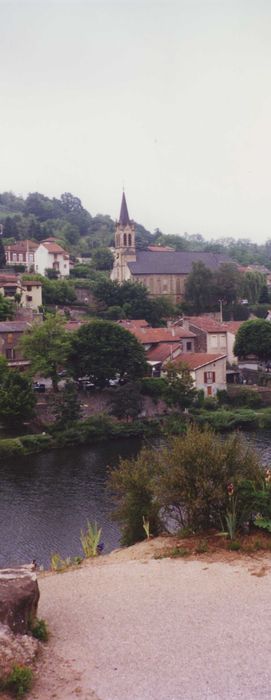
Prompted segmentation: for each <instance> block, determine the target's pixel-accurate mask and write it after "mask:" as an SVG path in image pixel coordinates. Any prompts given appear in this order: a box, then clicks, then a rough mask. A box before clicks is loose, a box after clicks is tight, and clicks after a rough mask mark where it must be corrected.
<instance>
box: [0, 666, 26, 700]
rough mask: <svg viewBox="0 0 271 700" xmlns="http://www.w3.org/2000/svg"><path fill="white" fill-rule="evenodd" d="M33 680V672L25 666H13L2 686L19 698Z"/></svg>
mask: <svg viewBox="0 0 271 700" xmlns="http://www.w3.org/2000/svg"><path fill="white" fill-rule="evenodd" d="M32 682H33V673H32V671H31V669H30V668H28V667H27V666H19V665H15V666H13V669H12V671H11V672H10V674H9V676H8V678H7V680H6V681H5V684H4V688H5V689H7V690H9V691H10V692H11V693H12V694H13V695H15V697H16V698H21V697H22V696H23V695H25V693H27V692H28V691H29V690H30V688H31V685H32Z"/></svg>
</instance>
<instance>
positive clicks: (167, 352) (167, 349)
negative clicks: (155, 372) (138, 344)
mask: <svg viewBox="0 0 271 700" xmlns="http://www.w3.org/2000/svg"><path fill="white" fill-rule="evenodd" d="M178 350H179V351H180V352H179V355H178V360H179V359H180V354H181V352H182V344H181V343H178V344H176V345H175V343H174V345H172V343H158V345H156V346H155V347H154V348H150V350H147V359H148V360H150V361H152V362H165V360H167V359H170V358H171V356H172V354H173V353H174V354H175V353H176V352H177V351H178Z"/></svg>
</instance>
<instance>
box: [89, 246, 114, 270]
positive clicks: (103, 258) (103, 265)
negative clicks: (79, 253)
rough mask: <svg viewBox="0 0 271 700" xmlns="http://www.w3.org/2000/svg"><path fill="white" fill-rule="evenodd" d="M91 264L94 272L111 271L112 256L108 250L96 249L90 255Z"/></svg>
mask: <svg viewBox="0 0 271 700" xmlns="http://www.w3.org/2000/svg"><path fill="white" fill-rule="evenodd" d="M92 262H93V265H94V267H95V268H96V270H111V269H112V267H113V262H114V256H113V254H112V253H111V250H109V248H97V250H95V251H94V253H93V255H92Z"/></svg>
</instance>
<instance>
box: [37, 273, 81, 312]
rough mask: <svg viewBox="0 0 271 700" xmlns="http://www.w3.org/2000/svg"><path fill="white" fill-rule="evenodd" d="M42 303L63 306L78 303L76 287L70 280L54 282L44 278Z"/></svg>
mask: <svg viewBox="0 0 271 700" xmlns="http://www.w3.org/2000/svg"><path fill="white" fill-rule="evenodd" d="M42 301H43V304H44V305H45V306H46V305H48V304H55V305H63V304H72V303H73V302H74V301H76V293H75V291H74V285H73V283H72V282H70V281H69V280H53V279H47V278H46V277H43V278H42Z"/></svg>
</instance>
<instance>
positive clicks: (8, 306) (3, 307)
mask: <svg viewBox="0 0 271 700" xmlns="http://www.w3.org/2000/svg"><path fill="white" fill-rule="evenodd" d="M13 314H14V307H13V304H12V301H10V299H6V298H5V297H4V296H3V294H0V321H6V320H7V319H8V318H12V317H13Z"/></svg>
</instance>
